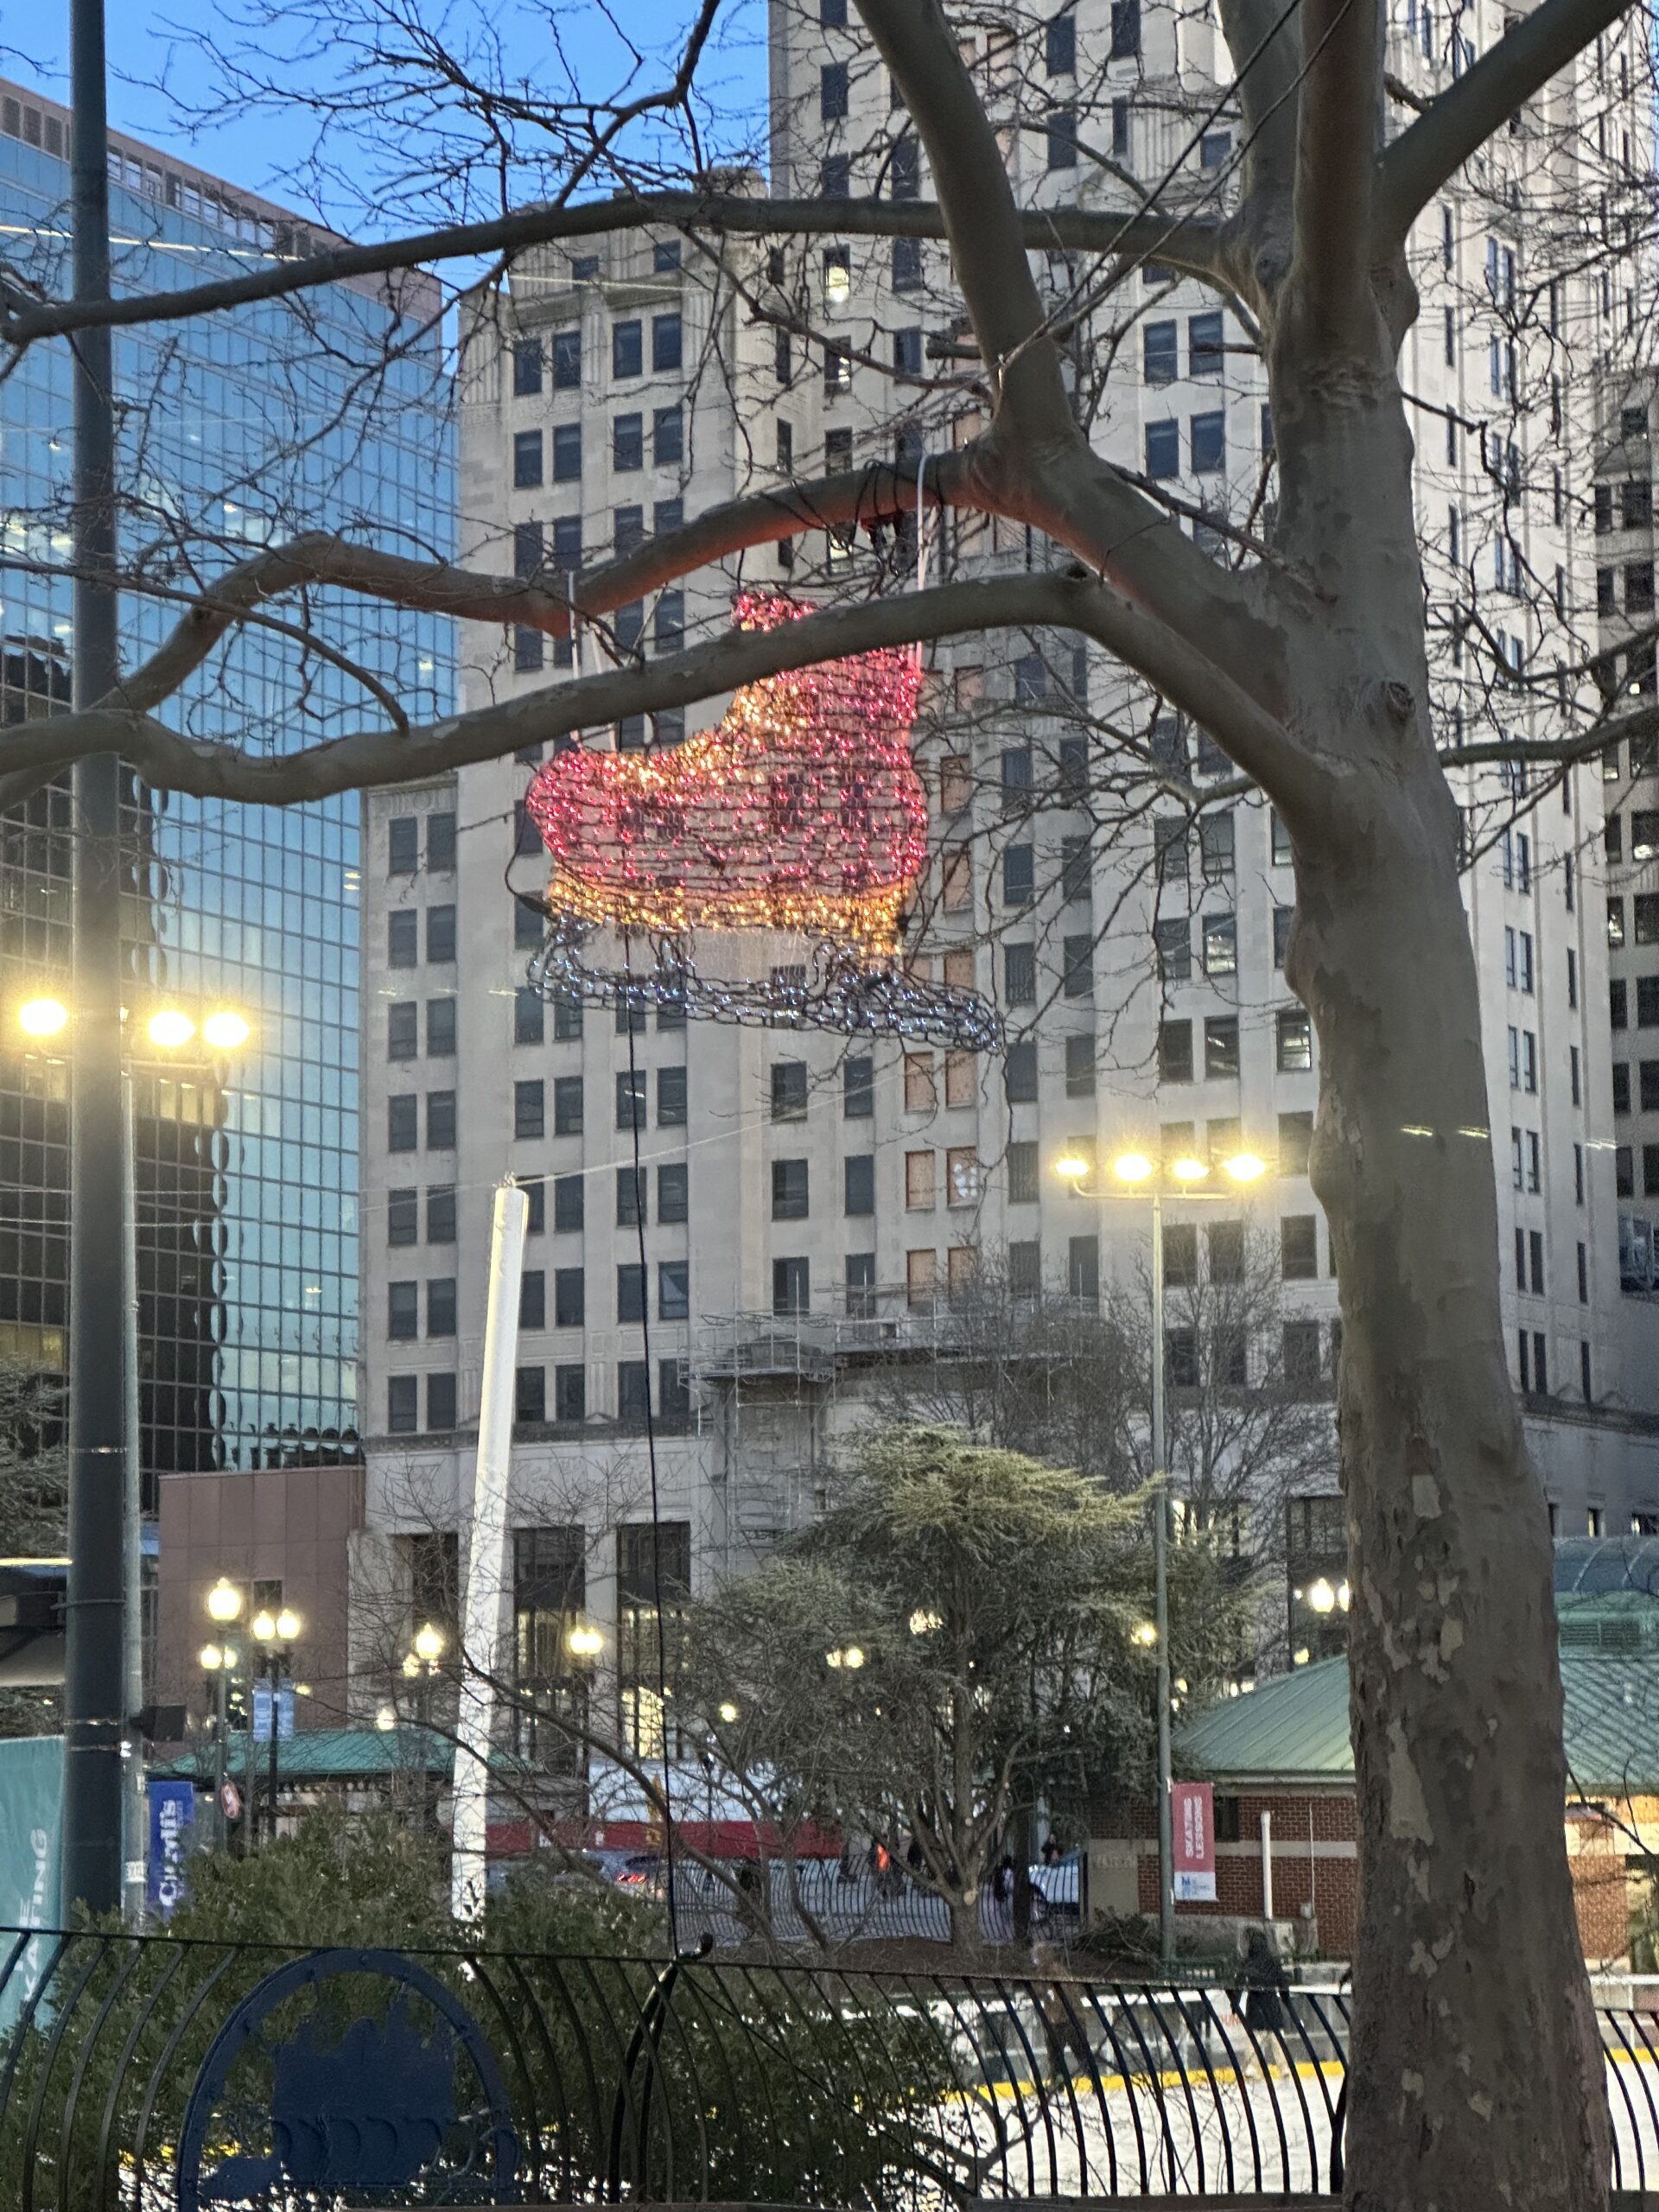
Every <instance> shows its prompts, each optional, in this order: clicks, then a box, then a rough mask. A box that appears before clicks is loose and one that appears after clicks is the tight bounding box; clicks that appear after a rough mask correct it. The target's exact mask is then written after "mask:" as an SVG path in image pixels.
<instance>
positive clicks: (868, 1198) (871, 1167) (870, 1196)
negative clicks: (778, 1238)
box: [772, 1152, 875, 1217]
mask: <svg viewBox="0 0 1659 2212" xmlns="http://www.w3.org/2000/svg"><path fill="white" fill-rule="evenodd" d="M785 1164H791V1165H798V1166H799V1167H800V1168H801V1171H802V1174H801V1185H802V1188H801V1200H802V1203H801V1211H802V1213H803V1214H804V1212H805V1211H806V1204H805V1198H806V1190H805V1184H806V1175H805V1170H806V1162H805V1161H804V1160H801V1161H799V1162H798V1163H784V1162H777V1163H774V1165H773V1168H772V1211H773V1214H774V1217H775V1216H776V1214H777V1171H778V1167H779V1166H781V1165H785ZM842 1195H843V1205H842V1211H844V1212H846V1213H848V1214H850V1215H870V1214H874V1211H875V1154H874V1153H870V1152H861V1153H853V1154H849V1156H848V1157H847V1158H846V1159H845V1160H843V1161H842Z"/></svg>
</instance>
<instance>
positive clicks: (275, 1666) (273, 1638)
mask: <svg viewBox="0 0 1659 2212" xmlns="http://www.w3.org/2000/svg"><path fill="white" fill-rule="evenodd" d="M303 1626H304V1624H303V1623H302V1620H301V1619H300V1617H299V1615H298V1614H297V1613H296V1612H295V1611H293V1609H292V1608H291V1607H290V1606H288V1605H284V1606H283V1608H282V1609H281V1611H279V1612H277V1614H275V1615H274V1616H273V1615H272V1613H271V1612H270V1609H269V1607H266V1608H265V1609H264V1610H263V1611H259V1612H257V1613H256V1614H255V1615H254V1617H253V1618H252V1619H251V1621H250V1622H249V1623H248V1629H249V1632H250V1634H251V1636H252V1637H253V1640H254V1642H255V1643H257V1645H258V1646H259V1656H260V1669H261V1672H262V1673H263V1674H264V1678H265V1681H267V1682H268V1683H269V1685H270V1767H269V1770H268V1773H267V1776H266V1799H267V1805H268V1811H267V1814H266V1825H267V1828H268V1831H269V1834H270V1840H271V1841H272V1842H273V1843H275V1841H276V1840H277V1688H278V1685H279V1684H280V1683H281V1681H282V1679H283V1675H285V1674H286V1673H288V1672H289V1666H290V1662H291V1660H292V1657H293V1649H294V1646H295V1644H296V1643H298V1642H299V1639H300V1633H301V1630H302V1627H303ZM250 1809H251V1808H250Z"/></svg>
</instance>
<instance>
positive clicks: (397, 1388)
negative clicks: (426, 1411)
mask: <svg viewBox="0 0 1659 2212" xmlns="http://www.w3.org/2000/svg"><path fill="white" fill-rule="evenodd" d="M418 1427H420V1378H419V1376H415V1375H391V1376H387V1378H386V1430H387V1433H388V1434H390V1435H392V1436H413V1435H414V1433H415V1432H416V1429H417V1428H418Z"/></svg>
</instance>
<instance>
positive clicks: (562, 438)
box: [553, 423, 582, 551]
mask: <svg viewBox="0 0 1659 2212" xmlns="http://www.w3.org/2000/svg"><path fill="white" fill-rule="evenodd" d="M553 481H554V482H555V483H556V484H579V483H580V482H581V481H582V425H581V423H560V424H559V425H558V427H557V429H556V430H555V431H554V433H553ZM556 550H557V549H556V548H555V551H556Z"/></svg>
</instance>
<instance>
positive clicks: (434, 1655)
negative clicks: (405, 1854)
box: [404, 1621, 448, 1828]
mask: <svg viewBox="0 0 1659 2212" xmlns="http://www.w3.org/2000/svg"><path fill="white" fill-rule="evenodd" d="M447 1649H448V1637H446V1636H445V1635H444V1632H443V1630H442V1629H441V1628H440V1627H439V1626H438V1624H437V1623H436V1622H435V1621H423V1622H422V1623H421V1624H420V1626H419V1628H417V1629H416V1631H415V1635H414V1638H413V1640H412V1642H411V1643H410V1648H409V1649H408V1650H407V1651H406V1652H404V1681H406V1682H412V1683H413V1684H414V1686H415V1718H416V1722H417V1723H418V1724H419V1726H420V1732H421V1738H420V1744H421V1825H422V1827H423V1828H430V1827H435V1825H436V1820H437V1808H436V1806H435V1804H434V1802H433V1801H432V1793H431V1784H430V1779H429V1777H430V1772H431V1768H430V1757H429V1754H430V1750H431V1746H430V1743H429V1738H428V1730H429V1726H430V1723H431V1719H432V1683H433V1681H434V1678H435V1676H436V1675H437V1673H438V1670H439V1668H440V1666H441V1665H442V1660H443V1655H444V1652H445V1651H446V1650H447Z"/></svg>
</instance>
